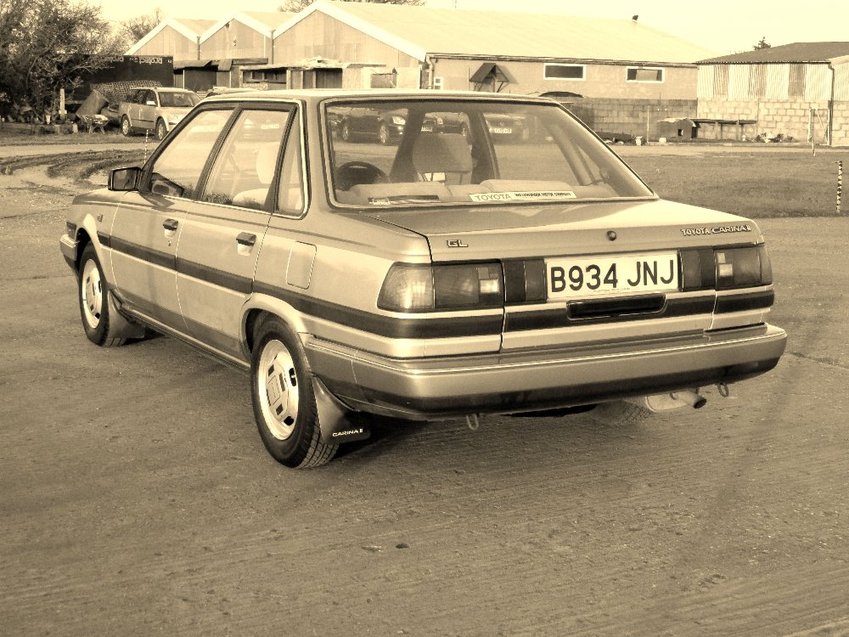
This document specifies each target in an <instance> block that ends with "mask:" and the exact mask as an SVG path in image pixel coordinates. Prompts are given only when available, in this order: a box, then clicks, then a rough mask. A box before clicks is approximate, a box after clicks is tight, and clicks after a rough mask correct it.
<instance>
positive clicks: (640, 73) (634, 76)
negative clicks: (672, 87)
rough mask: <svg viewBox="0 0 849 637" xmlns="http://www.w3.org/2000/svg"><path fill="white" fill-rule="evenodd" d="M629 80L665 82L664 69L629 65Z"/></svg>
mask: <svg viewBox="0 0 849 637" xmlns="http://www.w3.org/2000/svg"><path fill="white" fill-rule="evenodd" d="M625 81H627V82H663V69H658V68H646V67H643V66H629V67H628V68H627V70H626V71H625Z"/></svg>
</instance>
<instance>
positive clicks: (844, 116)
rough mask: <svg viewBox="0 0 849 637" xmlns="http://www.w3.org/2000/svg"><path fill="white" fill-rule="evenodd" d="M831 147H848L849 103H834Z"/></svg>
mask: <svg viewBox="0 0 849 637" xmlns="http://www.w3.org/2000/svg"><path fill="white" fill-rule="evenodd" d="M832 137H833V139H832V146H849V102H834V109H833V115H832Z"/></svg>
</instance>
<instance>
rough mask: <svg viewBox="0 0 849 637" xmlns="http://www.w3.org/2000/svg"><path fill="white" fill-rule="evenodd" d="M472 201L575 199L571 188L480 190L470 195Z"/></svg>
mask: <svg viewBox="0 0 849 637" xmlns="http://www.w3.org/2000/svg"><path fill="white" fill-rule="evenodd" d="M469 198H470V199H471V200H472V201H476V202H478V203H487V202H491V201H558V200H560V199H574V198H575V193H574V192H572V191H571V190H535V191H528V192H479V193H473V194H471V195H469Z"/></svg>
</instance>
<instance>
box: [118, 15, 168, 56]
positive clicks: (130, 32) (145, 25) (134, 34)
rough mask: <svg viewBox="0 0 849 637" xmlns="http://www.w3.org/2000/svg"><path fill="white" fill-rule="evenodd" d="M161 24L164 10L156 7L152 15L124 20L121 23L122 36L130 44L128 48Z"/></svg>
mask: <svg viewBox="0 0 849 637" xmlns="http://www.w3.org/2000/svg"><path fill="white" fill-rule="evenodd" d="M160 22H162V10H161V9H160V8H159V7H156V8H155V9H154V10H153V12H152V13H148V14H146V15H140V16H136V17H135V18H130V19H129V20H124V21H123V22H122V23H121V27H120V35H121V36H122V37H124V39H125V41H126V42H128V44H127V47H129V46H132V45H133V44H135V43H136V42H138V41H139V40H141V39H142V38H143V37H144V36H146V35H147V34H148V33H150V32H151V31H152V30H153V28H154V27H155V26H156V25H157V24H159V23H160ZM127 47H125V48H127Z"/></svg>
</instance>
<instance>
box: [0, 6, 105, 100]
mask: <svg viewBox="0 0 849 637" xmlns="http://www.w3.org/2000/svg"><path fill="white" fill-rule="evenodd" d="M100 11H101V10H100V8H99V7H95V6H93V5H88V4H79V3H72V1H71V0H3V3H2V4H0V93H5V96H6V99H7V101H9V102H11V103H12V104H15V105H17V106H18V107H19V108H31V109H33V110H34V111H35V112H36V113H37V114H38V115H39V116H40V115H42V114H45V113H48V112H50V111H51V110H52V108H53V106H54V102H55V100H56V99H57V96H58V93H59V89H60V88H66V89H68V88H73V87H75V86H78V85H79V84H80V83H81V82H82V77H84V76H85V75H86V74H87V73H90V72H92V71H95V70H97V69H99V68H102V67H103V66H104V65H105V63H106V62H105V61H104V60H102V59H100V58H98V57H97V54H103V53H114V50H112V49H111V48H110V47H111V46H113V45H114V39H113V38H112V37H111V28H110V26H109V23H108V22H106V20H104V19H103V17H102V16H101V14H100Z"/></svg>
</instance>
